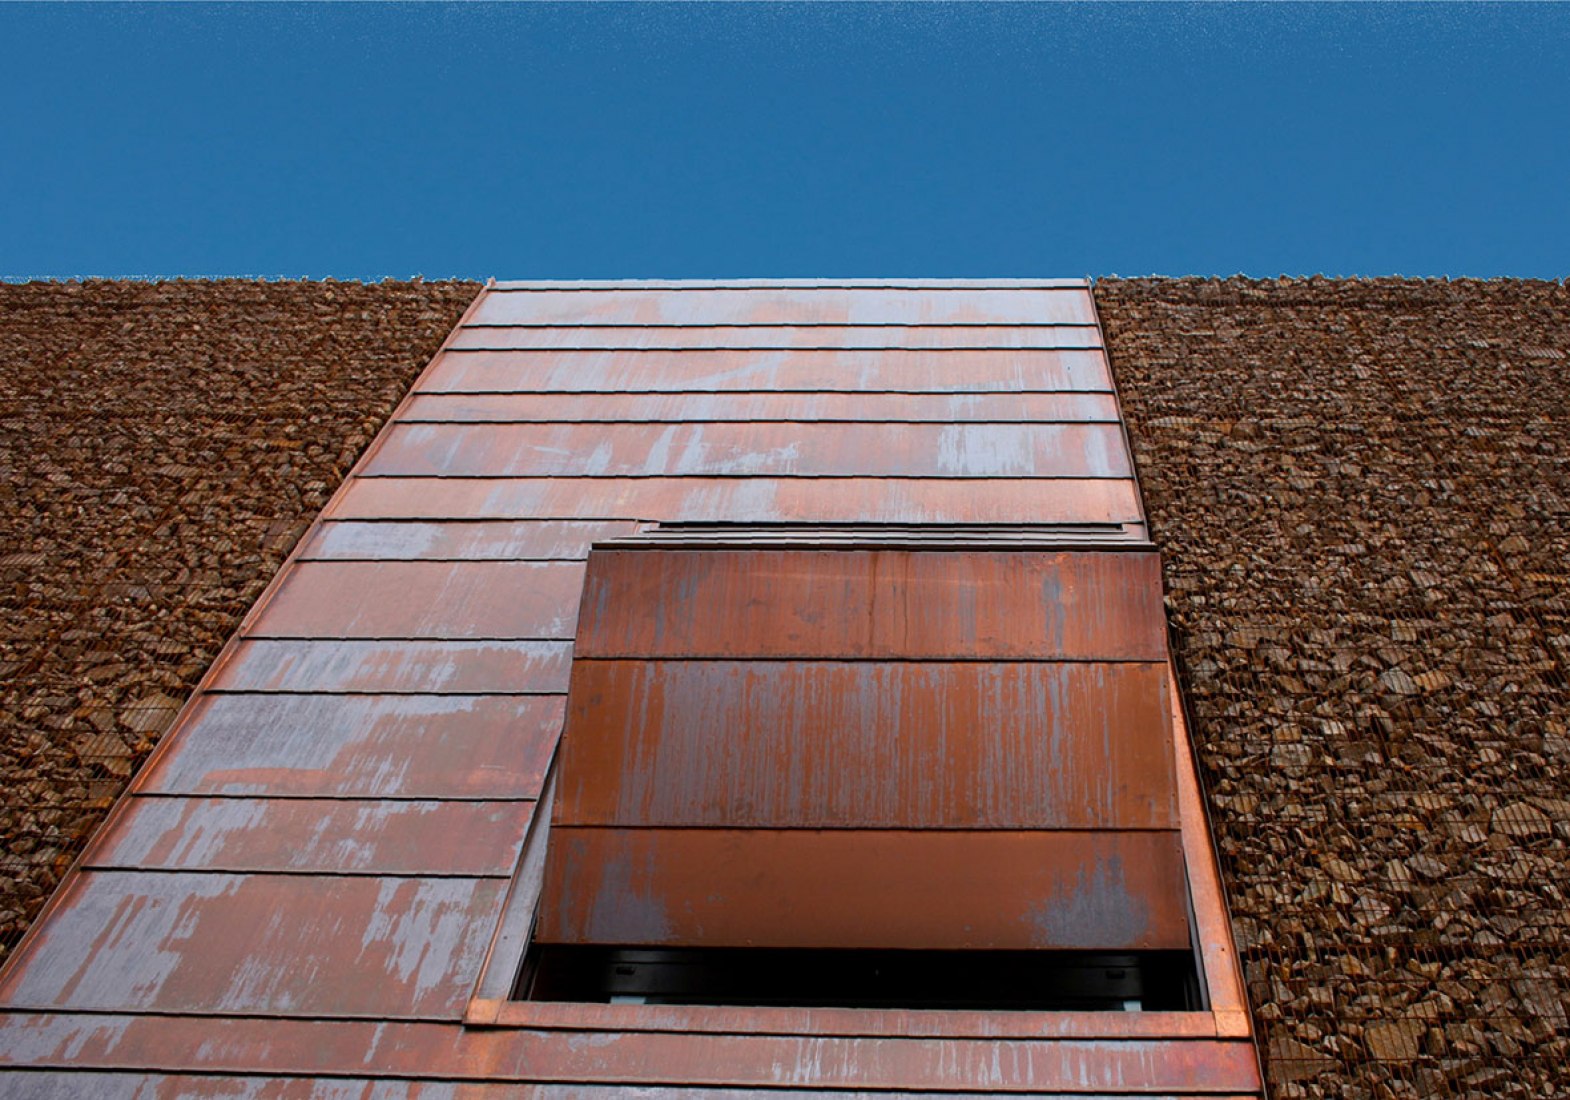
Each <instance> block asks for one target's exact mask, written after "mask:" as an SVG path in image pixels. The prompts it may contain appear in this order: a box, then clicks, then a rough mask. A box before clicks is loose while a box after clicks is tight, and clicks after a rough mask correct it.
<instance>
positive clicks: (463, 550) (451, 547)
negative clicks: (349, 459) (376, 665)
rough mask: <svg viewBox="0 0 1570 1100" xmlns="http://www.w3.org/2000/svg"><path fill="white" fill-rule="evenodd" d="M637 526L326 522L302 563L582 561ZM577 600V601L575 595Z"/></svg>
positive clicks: (540, 522)
mask: <svg viewBox="0 0 1570 1100" xmlns="http://www.w3.org/2000/svg"><path fill="white" fill-rule="evenodd" d="M637 528H638V525H637V524H636V523H632V522H628V521H621V522H609V523H593V522H590V523H580V522H574V521H559V520H475V521H469V522H464V521H456V522H436V523H429V522H424V523H356V522H352V521H349V522H342V523H324V524H322V525H321V526H320V527H318V528H317V529H316V532H315V533H314V534H313V535H312V536H311V538H310V540H309V541H308V542H307V543H306V544H305V546H303V547H302V548H301V550H300V555H299V558H298V559H297V560H299V561H559V560H582V559H583V558H585V557H587V556H588V553H589V546H590V544H591V543H594V542H597V541H600V540H602V539H610V538H616V537H618V536H622V535H630V534H632V533H633V532H634V531H636V530H637ZM574 599H576V597H574Z"/></svg>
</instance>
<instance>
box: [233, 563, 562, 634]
mask: <svg viewBox="0 0 1570 1100" xmlns="http://www.w3.org/2000/svg"><path fill="white" fill-rule="evenodd" d="M582 588H583V566H582V565H581V564H580V563H578V562H575V561H549V562H517V561H461V562H446V561H377V562H341V561H332V562H328V561H312V562H301V563H299V564H297V565H296V566H295V567H294V568H293V569H292V570H291V571H290V573H289V575H288V577H287V578H286V579H285V580H284V582H283V584H282V585H281V586H280V587H279V589H278V591H277V593H276V594H275V595H274V596H273V599H272V602H271V603H270V604H268V606H267V613H266V615H264V616H263V617H262V619H261V621H259V622H257V623H256V624H255V626H253V627H252V629H251V632H250V636H251V637H253V638H318V639H327V638H443V639H465V638H490V639H505V640H512V639H527V638H536V639H567V640H570V639H571V638H572V635H573V622H574V620H575V619H576V617H577V605H578V593H579V592H580V591H581V590H582Z"/></svg>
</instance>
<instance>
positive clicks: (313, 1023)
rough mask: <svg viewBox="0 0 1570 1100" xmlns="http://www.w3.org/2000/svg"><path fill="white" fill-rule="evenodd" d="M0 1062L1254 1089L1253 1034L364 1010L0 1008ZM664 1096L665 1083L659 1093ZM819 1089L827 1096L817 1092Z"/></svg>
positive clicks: (629, 1081) (521, 1077) (400, 1074)
mask: <svg viewBox="0 0 1570 1100" xmlns="http://www.w3.org/2000/svg"><path fill="white" fill-rule="evenodd" d="M0 1065H10V1066H19V1065H32V1066H40V1067H46V1066H47V1067H60V1066H68V1067H74V1068H82V1069H96V1068H101V1067H106V1066H168V1065H178V1066H185V1067H189V1068H191V1069H192V1070H195V1071H197V1072H201V1073H246V1074H256V1073H260V1074H269V1073H271V1074H298V1075H310V1074H341V1073H343V1072H344V1070H345V1069H346V1068H348V1067H355V1068H354V1070H352V1071H351V1072H357V1073H363V1072H365V1067H375V1068H376V1070H377V1071H378V1072H380V1073H382V1074H386V1075H390V1076H394V1077H397V1078H405V1079H411V1078H412V1079H418V1078H422V1077H424V1078H434V1079H468V1080H474V1079H486V1080H492V1081H542V1082H550V1081H557V1082H566V1083H573V1084H576V1085H578V1087H579V1088H580V1092H579V1093H578V1094H576V1095H581V1088H582V1085H583V1084H597V1085H598V1084H625V1085H639V1084H643V1085H655V1086H658V1085H677V1086H694V1085H715V1086H727V1085H742V1086H763V1087H768V1088H771V1089H781V1088H804V1089H813V1090H819V1089H835V1088H842V1089H844V1088H848V1089H879V1090H890V1089H914V1090H919V1091H921V1092H923V1093H926V1092H929V1091H938V1092H941V1091H943V1090H957V1091H961V1092H965V1093H972V1094H974V1093H1035V1094H1038V1095H1040V1094H1047V1095H1052V1094H1054V1093H1062V1094H1065V1095H1074V1096H1078V1097H1082V1098H1084V1100H1093V1098H1094V1097H1097V1096H1101V1097H1108V1096H1146V1097H1150V1096H1172V1095H1175V1094H1182V1095H1205V1096H1220V1095H1225V1094H1229V1093H1250V1092H1257V1091H1258V1089H1259V1087H1260V1082H1259V1073H1258V1067H1257V1063H1256V1062H1255V1058H1254V1050H1253V1045H1252V1044H1251V1043H1248V1042H1226V1041H1219V1040H1216V1041H1204V1040H1199V1041H1196V1040H1192V1039H1189V1040H1175V1041H1163V1040H1151V1039H1133V1040H1117V1039H968V1040H939V1041H934V1040H911V1039H903V1038H874V1039H852V1038H841V1037H834V1036H797V1035H691V1036H669V1035H657V1034H647V1033H639V1032H603V1031H602V1032H595V1031H589V1032H577V1033H572V1034H560V1033H553V1032H548V1031H529V1030H520V1031H469V1032H464V1031H463V1030H461V1029H460V1028H459V1027H458V1026H456V1025H452V1024H439V1023H419V1022H396V1021H395V1022H390V1023H377V1022H376V1021H372V1020H345V1021H324V1020H258V1019H213V1020H204V1021H203V1022H202V1026H201V1027H200V1028H193V1027H192V1026H191V1024H190V1021H187V1020H180V1019H171V1018H168V1017H135V1016H125V1015H67V1014H41V1015H23V1014H16V1015H10V1016H6V1017H0ZM660 1094H661V1095H666V1093H665V1092H664V1090H661V1093H660ZM814 1095H821V1093H817V1092H815V1093H814Z"/></svg>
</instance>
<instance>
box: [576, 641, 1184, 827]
mask: <svg viewBox="0 0 1570 1100" xmlns="http://www.w3.org/2000/svg"><path fill="white" fill-rule="evenodd" d="M1166 690H1167V689H1166V668H1165V666H1164V665H1161V664H1155V663H1150V664H1134V663H1126V664H1099V663H1089V662H1086V663H1073V664H1048V663H1042V664H1018V663H1013V664H1010V663H992V662H965V663H958V664H954V663H937V662H929V663H915V662H894V663H887V662H856V663H819V662H796V661H790V662H777V661H737V660H727V661H704V660H683V661H648V662H644V661H608V660H607V661H601V660H594V661H589V660H585V661H580V662H578V664H577V666H576V667H575V668H574V670H573V685H572V692H571V695H570V696H569V702H570V705H571V711H570V714H569V717H568V720H567V727H566V733H565V734H564V736H563V740H562V750H561V765H560V769H561V779H560V781H559V787H558V792H557V796H556V820H557V821H558V822H559V823H562V824H573V825H579V824H581V825H623V826H629V827H631V826H726V825H729V826H731V827H737V826H742V825H746V826H756V827H760V828H890V827H905V828H920V827H927V828H943V829H971V828H1020V829H1050V828H1060V829H1064V828H1074V829H1081V828H1125V829H1140V828H1165V829H1175V828H1177V826H1178V820H1177V806H1176V798H1175V794H1174V779H1173V756H1172V730H1171V726H1170V715H1169V712H1168V710H1167V706H1166Z"/></svg>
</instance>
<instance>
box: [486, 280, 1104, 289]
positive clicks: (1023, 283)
mask: <svg viewBox="0 0 1570 1100" xmlns="http://www.w3.org/2000/svg"><path fill="white" fill-rule="evenodd" d="M1089 287H1090V280H1089V279H1086V278H1077V279H583V280H556V279H544V280H530V279H499V280H497V281H495V282H493V283H492V284H491V285H490V286H489V288H488V289H490V290H502V291H506V290H772V289H780V288H784V289H799V290H813V289H823V290H1086V289H1088V288H1089Z"/></svg>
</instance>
